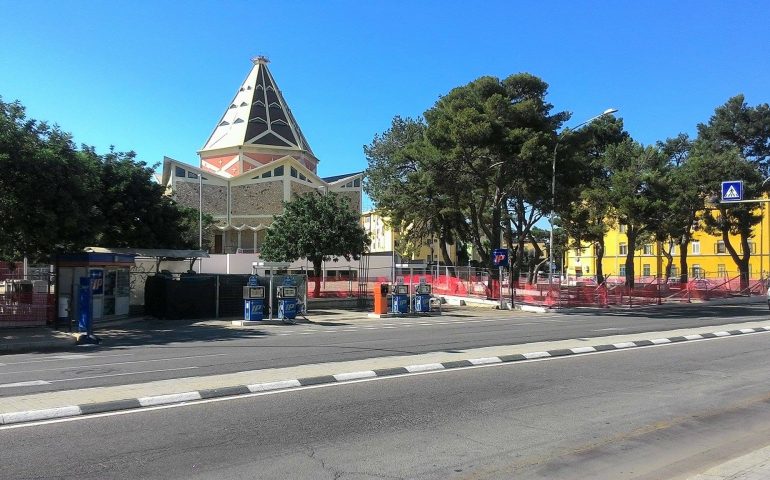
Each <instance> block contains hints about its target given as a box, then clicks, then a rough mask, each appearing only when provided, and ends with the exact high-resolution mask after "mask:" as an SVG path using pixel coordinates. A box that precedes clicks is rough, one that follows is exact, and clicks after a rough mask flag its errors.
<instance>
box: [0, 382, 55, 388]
mask: <svg viewBox="0 0 770 480" xmlns="http://www.w3.org/2000/svg"><path fill="white" fill-rule="evenodd" d="M50 384H51V382H46V381H45V380H30V381H29V382H16V383H0V388H14V387H34V386H36V385H50Z"/></svg>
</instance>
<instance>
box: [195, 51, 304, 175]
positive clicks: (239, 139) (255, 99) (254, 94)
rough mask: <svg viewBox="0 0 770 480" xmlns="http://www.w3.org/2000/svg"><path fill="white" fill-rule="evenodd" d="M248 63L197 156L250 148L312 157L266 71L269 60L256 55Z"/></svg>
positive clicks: (281, 96) (292, 116)
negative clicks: (230, 149)
mask: <svg viewBox="0 0 770 480" xmlns="http://www.w3.org/2000/svg"><path fill="white" fill-rule="evenodd" d="M252 62H253V64H254V66H253V67H252V69H251V71H250V72H249V74H248V75H247V76H246V79H245V80H244V81H243V83H242V84H241V86H240V88H239V89H238V91H237V92H236V94H235V97H234V98H233V100H232V102H230V105H229V106H228V107H227V108H226V109H225V113H224V114H223V115H222V117H221V118H220V119H219V122H218V123H217V125H216V127H214V131H213V132H212V133H211V136H209V138H208V140H207V141H206V144H205V145H204V146H203V148H202V149H201V150H200V151H199V152H198V153H200V154H202V155H203V154H204V153H205V152H207V151H214V150H221V149H229V148H233V147H240V146H250V147H252V148H250V149H255V148H256V149H259V147H263V148H265V149H270V150H274V149H279V150H288V151H297V152H300V153H302V154H303V155H310V156H312V157H313V158H315V155H313V151H312V150H311V149H310V145H309V144H308V143H307V140H306V139H305V136H304V135H303V134H302V131H301V130H300V128H299V125H298V124H297V121H296V120H295V119H294V115H292V113H291V110H290V109H289V106H288V104H287V103H286V100H284V98H283V95H282V94H281V91H280V90H279V89H278V85H277V84H276V83H275V79H274V78H273V75H272V74H271V73H270V70H268V68H267V64H268V62H269V60H268V59H267V58H265V57H262V56H260V57H256V58H253V59H252ZM316 161H317V159H316Z"/></svg>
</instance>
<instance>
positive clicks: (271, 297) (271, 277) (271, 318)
mask: <svg viewBox="0 0 770 480" xmlns="http://www.w3.org/2000/svg"><path fill="white" fill-rule="evenodd" d="M269 272H270V320H271V321H272V320H273V271H272V270H269Z"/></svg>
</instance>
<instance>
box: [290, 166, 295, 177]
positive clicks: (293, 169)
mask: <svg viewBox="0 0 770 480" xmlns="http://www.w3.org/2000/svg"><path fill="white" fill-rule="evenodd" d="M289 173H290V174H291V176H292V177H294V178H297V169H296V168H294V167H291V171H290V172H289Z"/></svg>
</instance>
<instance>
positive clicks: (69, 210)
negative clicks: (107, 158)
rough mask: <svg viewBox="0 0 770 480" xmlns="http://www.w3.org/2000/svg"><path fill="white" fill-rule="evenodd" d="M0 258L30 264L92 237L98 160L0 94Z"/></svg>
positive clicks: (97, 182)
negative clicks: (29, 260)
mask: <svg viewBox="0 0 770 480" xmlns="http://www.w3.org/2000/svg"><path fill="white" fill-rule="evenodd" d="M0 172H2V173H1V174H0V258H5V259H9V260H17V259H20V258H22V257H24V256H26V257H29V258H30V259H31V260H32V261H33V262H37V261H44V260H47V259H48V257H49V256H50V255H51V254H54V253H56V252H63V251H68V250H73V249H81V248H83V247H84V246H85V245H86V244H87V243H89V242H90V240H91V239H92V238H93V235H94V234H95V231H96V226H95V225H94V223H93V218H94V216H95V215H98V209H97V208H96V202H95V198H96V197H97V196H98V192H99V190H100V182H99V163H98V161H96V160H94V159H91V158H84V157H83V156H82V155H80V154H79V152H78V151H77V150H76V148H75V146H74V144H73V142H72V138H71V136H70V135H69V134H67V133H65V132H62V131H61V130H60V129H59V127H57V126H53V127H51V126H49V125H48V124H47V123H45V122H38V121H36V120H34V119H29V118H27V117H26V115H25V111H24V107H23V106H22V105H21V104H20V103H19V102H13V103H4V102H3V101H2V99H1V98H0Z"/></svg>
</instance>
